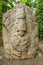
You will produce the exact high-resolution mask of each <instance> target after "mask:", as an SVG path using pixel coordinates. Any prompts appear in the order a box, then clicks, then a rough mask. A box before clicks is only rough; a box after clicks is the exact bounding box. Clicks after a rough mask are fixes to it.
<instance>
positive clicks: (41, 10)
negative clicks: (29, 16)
mask: <svg viewBox="0 0 43 65" xmlns="http://www.w3.org/2000/svg"><path fill="white" fill-rule="evenodd" d="M36 14H37V21H38V27H39V38H40V39H43V0H38V4H37V9H36Z"/></svg>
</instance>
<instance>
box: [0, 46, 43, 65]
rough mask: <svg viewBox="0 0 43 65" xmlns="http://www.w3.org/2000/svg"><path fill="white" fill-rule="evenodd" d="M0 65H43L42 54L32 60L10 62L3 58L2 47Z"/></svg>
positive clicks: (0, 48)
mask: <svg viewBox="0 0 43 65" xmlns="http://www.w3.org/2000/svg"><path fill="white" fill-rule="evenodd" d="M0 65H43V53H41V54H39V56H38V55H37V56H36V57H34V58H32V59H25V60H10V59H6V58H5V57H4V52H3V47H0Z"/></svg>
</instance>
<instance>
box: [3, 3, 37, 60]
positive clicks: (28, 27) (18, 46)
mask: <svg viewBox="0 0 43 65" xmlns="http://www.w3.org/2000/svg"><path fill="white" fill-rule="evenodd" d="M3 44H4V50H5V56H6V58H10V59H25V58H32V57H34V56H35V55H36V53H37V48H38V25H37V22H36V16H35V15H34V13H33V11H32V10H31V9H30V8H29V7H27V6H26V5H25V4H22V3H19V4H16V6H15V7H14V8H13V9H11V10H9V11H8V12H7V13H5V14H4V15H3Z"/></svg>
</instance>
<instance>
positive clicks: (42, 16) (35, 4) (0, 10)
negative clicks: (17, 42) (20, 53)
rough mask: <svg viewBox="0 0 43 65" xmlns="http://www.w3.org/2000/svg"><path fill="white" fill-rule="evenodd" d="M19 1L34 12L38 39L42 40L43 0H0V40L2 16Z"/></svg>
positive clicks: (0, 37) (0, 35) (0, 39)
mask: <svg viewBox="0 0 43 65" xmlns="http://www.w3.org/2000/svg"><path fill="white" fill-rule="evenodd" d="M19 2H23V3H25V4H26V5H27V6H29V7H31V8H32V9H33V11H34V12H35V13H36V16H37V22H38V34H39V39H41V40H43V0H0V41H1V42H2V16H3V14H4V13H5V12H7V11H8V10H9V9H11V8H13V7H14V6H15V5H16V3H19Z"/></svg>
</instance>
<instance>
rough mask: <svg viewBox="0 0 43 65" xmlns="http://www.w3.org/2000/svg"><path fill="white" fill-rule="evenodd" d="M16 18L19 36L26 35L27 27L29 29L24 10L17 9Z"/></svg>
mask: <svg viewBox="0 0 43 65" xmlns="http://www.w3.org/2000/svg"><path fill="white" fill-rule="evenodd" d="M18 15H19V16H18ZM15 18H16V21H15V26H16V31H17V33H18V35H19V36H24V34H25V32H26V27H27V26H26V21H25V13H24V8H17V9H16V17H15Z"/></svg>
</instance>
